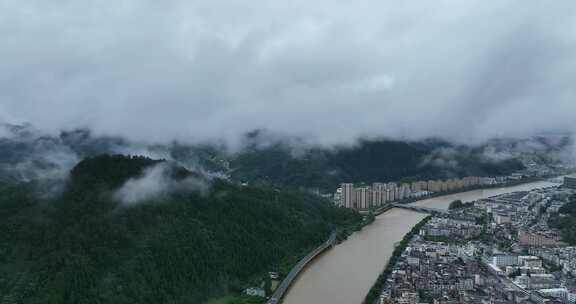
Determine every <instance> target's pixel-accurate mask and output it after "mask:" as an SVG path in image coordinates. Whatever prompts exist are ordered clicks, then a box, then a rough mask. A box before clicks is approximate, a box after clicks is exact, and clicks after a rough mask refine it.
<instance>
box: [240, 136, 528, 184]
mask: <svg viewBox="0 0 576 304" xmlns="http://www.w3.org/2000/svg"><path fill="white" fill-rule="evenodd" d="M438 151H450V152H451V153H450V155H446V153H443V152H438ZM231 163H232V167H233V168H234V170H233V172H232V177H233V178H235V179H238V180H246V181H257V182H262V183H266V184H274V185H289V186H293V187H304V188H318V189H320V190H322V191H334V189H335V188H336V187H337V185H338V184H339V183H342V182H367V183H372V182H388V181H402V180H407V181H413V180H424V179H432V178H452V177H463V176H468V175H478V176H494V175H506V174H510V173H512V172H515V171H517V170H522V169H524V166H523V165H522V163H521V162H520V161H518V160H516V159H503V160H497V161H496V160H490V159H486V158H484V157H483V156H482V151H481V149H478V150H475V149H472V148H468V147H455V146H452V145H450V144H448V143H445V142H441V141H424V142H403V141H392V140H384V139H381V140H364V141H361V142H359V143H358V144H357V145H355V146H349V147H340V148H335V149H322V148H311V149H306V150H304V151H298V150H296V149H295V148H294V146H293V145H291V144H287V143H284V142H276V143H274V144H271V145H268V146H265V147H261V146H259V145H258V142H256V143H255V144H253V145H252V146H250V145H248V146H247V148H246V149H245V150H243V151H242V152H241V153H238V154H237V155H235V157H234V158H233V159H232V162H231Z"/></svg>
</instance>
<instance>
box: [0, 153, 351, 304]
mask: <svg viewBox="0 0 576 304" xmlns="http://www.w3.org/2000/svg"><path fill="white" fill-rule="evenodd" d="M160 165H162V166H165V167H166V168H169V170H166V171H163V175H162V176H161V178H162V179H166V180H167V182H166V183H165V184H168V182H170V183H171V182H178V181H187V180H190V179H193V180H194V181H200V180H201V181H202V182H205V183H209V188H207V190H204V191H190V190H189V189H187V188H185V187H181V188H173V189H171V191H170V192H163V193H162V195H159V196H151V197H149V198H148V199H146V200H144V201H140V202H136V203H135V202H131V203H130V204H127V203H126V202H124V201H123V200H122V198H119V197H118V196H116V195H115V194H116V193H118V191H119V189H121V188H125V187H126V185H128V184H134V183H136V182H137V181H138V180H140V179H143V178H146V175H147V174H149V172H150V170H152V169H153V168H156V167H157V166H160ZM143 185H148V184H145V183H144V184H143ZM37 186H38V185H37V184H35V183H34V182H28V183H20V184H10V185H6V184H2V186H1V187H0V303H42V304H48V303H154V304H156V303H202V302H203V301H205V300H206V299H208V298H209V297H212V296H219V295H222V294H225V293H228V292H230V291H235V290H236V291H237V290H239V289H240V288H243V287H246V285H247V284H248V283H250V282H251V281H252V280H254V279H256V278H260V277H261V276H262V275H263V274H265V273H267V272H268V271H272V270H283V269H284V268H283V265H284V264H286V263H287V262H288V261H293V260H294V259H295V258H296V257H299V256H301V255H303V254H305V253H306V252H307V251H308V250H309V249H310V248H312V247H314V246H316V245H317V244H319V243H321V242H322V241H324V240H325V238H326V237H327V236H328V235H329V233H330V231H331V230H332V229H334V228H336V227H341V226H346V225H355V224H357V223H358V222H359V221H360V217H359V215H358V214H356V213H354V212H352V211H350V210H345V209H339V208H336V207H334V206H332V205H331V204H330V203H328V202H326V201H323V200H321V199H319V198H318V197H316V196H312V195H308V194H305V193H301V192H295V191H289V190H284V189H273V188H262V187H260V188H258V187H242V186H238V185H235V184H233V183H229V182H227V181H224V180H219V179H213V180H209V179H207V178H204V177H202V176H201V175H199V174H195V173H193V172H190V171H188V170H186V169H183V168H181V167H179V166H177V165H176V164H175V163H172V162H166V161H161V160H152V159H149V158H144V157H127V156H118V155H117V156H108V155H104V156H97V157H93V158H88V159H85V160H83V161H81V162H80V163H79V164H78V165H76V166H75V167H74V169H73V170H72V172H71V174H70V177H69V180H68V182H67V183H66V185H65V187H64V188H63V189H64V190H63V191H62V192H61V193H58V194H55V195H52V196H49V197H48V198H43V199H41V198H39V197H38V196H37V194H38V193H37V192H38V191H39V190H41V189H39V188H38V187H37ZM150 186H152V185H150Z"/></svg>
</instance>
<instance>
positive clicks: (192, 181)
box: [114, 163, 209, 206]
mask: <svg viewBox="0 0 576 304" xmlns="http://www.w3.org/2000/svg"><path fill="white" fill-rule="evenodd" d="M170 170H171V167H170V165H169V164H167V163H159V164H157V165H155V166H153V167H150V168H148V169H146V170H145V172H144V174H143V175H142V176H140V177H136V178H131V179H129V180H128V181H126V183H124V185H122V187H121V188H120V189H118V190H117V191H116V192H115V193H114V198H115V199H117V200H119V201H121V202H122V203H123V204H125V205H127V206H129V205H135V204H138V203H142V202H145V201H150V200H154V199H158V198H161V197H162V196H165V195H168V194H170V193H173V192H182V191H186V192H193V191H194V192H200V193H205V192H206V191H207V190H208V189H209V183H208V181H207V180H202V179H199V178H195V177H187V178H185V179H181V180H175V179H173V178H171V177H170Z"/></svg>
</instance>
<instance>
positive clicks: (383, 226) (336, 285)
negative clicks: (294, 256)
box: [283, 181, 558, 304]
mask: <svg viewBox="0 0 576 304" xmlns="http://www.w3.org/2000/svg"><path fill="white" fill-rule="evenodd" d="M557 185H558V184H557V183H552V182H547V181H541V182H533V183H528V184H523V185H518V186H513V187H506V188H493V189H486V190H473V191H468V192H462V193H457V194H450V195H445V196H440V197H436V198H431V199H425V200H422V201H418V202H416V203H414V204H417V205H425V206H429V207H433V208H443V209H447V208H448V205H449V204H450V202H452V201H453V200H457V199H459V200H462V201H463V202H466V201H473V200H477V199H481V198H487V197H490V196H494V195H499V194H503V193H509V192H514V191H527V190H531V189H536V188H543V187H550V186H557ZM424 217H426V215H425V214H422V213H417V212H412V211H409V210H404V209H392V210H390V211H388V212H385V213H383V214H381V215H379V216H378V217H376V220H375V221H374V223H372V224H371V225H369V226H367V227H364V229H363V230H362V231H360V232H357V233H354V234H353V235H351V236H350V237H349V238H348V240H346V241H345V242H344V243H342V244H340V245H338V246H336V247H334V248H333V249H331V250H328V251H327V252H326V253H325V254H323V255H322V256H320V257H318V258H317V259H316V260H315V261H314V262H312V263H311V264H310V265H309V266H308V267H307V268H306V270H304V272H303V273H301V274H300V276H299V277H298V279H297V280H296V281H295V282H294V283H293V285H292V287H291V288H290V290H289V291H288V293H287V294H286V296H285V298H284V301H283V303H284V304H356V303H361V302H362V300H363V299H364V296H365V295H366V294H367V293H368V291H369V290H370V287H371V286H372V284H373V283H374V282H375V281H376V278H377V277H378V275H379V274H380V272H381V271H382V270H383V268H384V266H386V263H387V262H388V259H389V258H390V255H391V254H392V251H393V250H394V244H395V243H396V242H398V241H400V240H401V239H402V237H403V236H404V235H405V234H406V233H408V232H409V231H410V229H412V227H413V226H414V225H416V224H417V223H418V222H419V221H420V220H422V219H423V218H424Z"/></svg>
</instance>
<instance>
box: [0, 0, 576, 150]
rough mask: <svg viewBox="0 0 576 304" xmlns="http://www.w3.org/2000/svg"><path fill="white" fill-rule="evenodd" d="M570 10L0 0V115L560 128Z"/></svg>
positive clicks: (404, 130)
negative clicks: (0, 36)
mask: <svg viewBox="0 0 576 304" xmlns="http://www.w3.org/2000/svg"><path fill="white" fill-rule="evenodd" d="M575 12H576V3H575V2H574V1H572V0H557V1H517V0H515V1H512V0H498V1H480V0H442V1H439V0H424V1H376V0H361V1H350V2H345V3H344V2H336V1H327V0H317V1H304V0H295V1H288V2H286V1H284V2H283V1H274V2H268V1H264V2H262V1H246V0H234V1H229V0H226V1H221V0H199V1H193V2H191V1H176V0H175V1H145V0H140V1H136V0H121V1H119V0H115V1H96V0H90V1H66V0H55V1H41V0H30V1H25V2H22V1H11V0H0V34H1V35H2V39H0V120H1V121H4V122H10V123H22V122H32V123H33V124H34V125H35V126H36V127H37V128H39V129H42V130H45V131H51V132H57V131H59V130H62V129H73V128H78V127H86V128H90V129H91V130H93V131H94V132H95V133H96V134H98V135H113V136H122V137H126V138H130V139H132V140H139V141H142V140H143V141H151V142H162V141H164V142H166V141H170V140H174V139H177V140H181V141H187V142H200V141H206V140H220V139H224V140H225V141H226V142H229V143H236V142H238V139H239V138H240V135H242V134H244V133H246V132H249V131H251V130H255V129H267V130H270V132H272V133H275V134H281V135H292V136H303V137H305V138H308V140H311V141H315V142H320V143H323V144H341V143H350V142H353V141H354V140H355V139H357V138H359V137H381V136H383V137H391V138H405V139H421V138H428V137H443V138H447V139H451V140H457V141H461V142H479V141H482V140H485V139H488V138H492V137H520V136H528V135H533V134H538V133H542V132H554V133H567V132H572V131H573V130H576V119H574V118H575V113H576V99H575V97H576V89H575V87H574V81H575V80H576V60H575V59H576V18H574V15H575ZM0 135H1V134H0Z"/></svg>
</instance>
